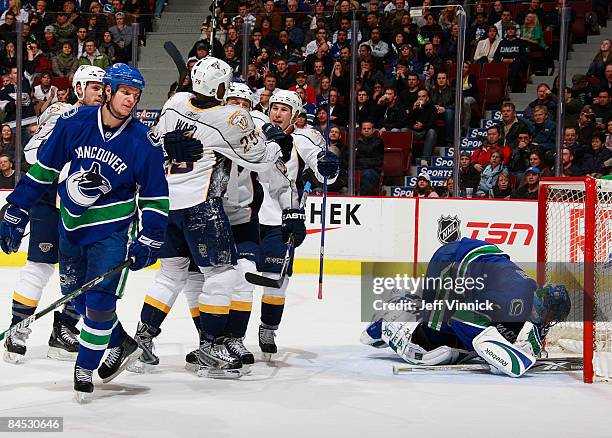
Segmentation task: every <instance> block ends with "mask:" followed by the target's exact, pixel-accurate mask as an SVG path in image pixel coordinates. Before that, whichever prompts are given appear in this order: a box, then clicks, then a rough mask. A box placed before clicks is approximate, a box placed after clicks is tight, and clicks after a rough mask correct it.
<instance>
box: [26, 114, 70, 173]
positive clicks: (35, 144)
mask: <svg viewBox="0 0 612 438" xmlns="http://www.w3.org/2000/svg"><path fill="white" fill-rule="evenodd" d="M73 108H74V105H71V104H69V103H62V102H56V103H54V104H53V105H50V106H49V107H48V108H47V109H46V110H44V111H43V113H42V114H41V115H40V116H39V117H38V130H37V131H36V133H35V134H34V135H33V136H32V138H30V141H28V144H26V145H25V147H24V148H23V152H24V154H25V158H26V161H27V162H28V164H35V163H36V161H37V158H36V157H37V155H38V149H39V148H40V146H41V145H42V144H43V143H44V142H45V141H47V139H48V138H49V137H50V136H51V133H52V132H53V128H55V124H56V123H57V119H59V117H60V116H61V115H62V114H63V113H65V112H68V111H70V110H71V109H73Z"/></svg>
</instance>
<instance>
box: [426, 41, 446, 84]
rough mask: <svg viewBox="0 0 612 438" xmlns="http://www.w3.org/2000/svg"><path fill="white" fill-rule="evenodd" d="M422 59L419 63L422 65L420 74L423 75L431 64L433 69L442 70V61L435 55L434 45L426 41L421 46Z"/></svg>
mask: <svg viewBox="0 0 612 438" xmlns="http://www.w3.org/2000/svg"><path fill="white" fill-rule="evenodd" d="M423 54H424V56H423V60H422V63H421V65H422V66H423V71H422V75H423V76H425V73H426V72H427V70H428V69H429V67H430V66H433V68H434V70H435V71H440V70H442V67H443V64H444V63H443V62H442V59H441V58H440V57H439V56H438V55H437V53H436V51H435V50H434V46H433V44H431V43H427V44H425V45H424V46H423Z"/></svg>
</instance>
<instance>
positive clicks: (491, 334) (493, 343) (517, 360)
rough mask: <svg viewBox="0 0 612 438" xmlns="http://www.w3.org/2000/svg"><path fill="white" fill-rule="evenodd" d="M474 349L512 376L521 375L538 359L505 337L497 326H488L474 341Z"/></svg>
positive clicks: (492, 365)
mask: <svg viewBox="0 0 612 438" xmlns="http://www.w3.org/2000/svg"><path fill="white" fill-rule="evenodd" d="M472 344H473V346H474V350H475V351H476V353H477V354H478V355H479V356H480V357H481V358H483V359H484V360H485V361H486V362H487V363H488V364H489V365H490V366H491V367H492V368H494V369H495V370H497V371H501V372H502V373H504V374H506V375H508V376H510V377H520V376H522V375H523V374H525V372H526V371H527V370H528V369H529V368H531V367H532V366H533V365H534V364H535V362H536V359H535V357H534V356H532V355H531V354H528V353H526V352H525V351H523V350H521V349H519V348H517V347H516V346H514V345H512V344H511V343H510V342H508V341H507V340H506V338H504V337H503V336H502V335H501V334H500V333H499V331H497V329H496V328H495V327H487V328H486V329H484V330H483V331H482V333H480V334H479V335H478V336H476V337H475V338H474V340H473V341H472Z"/></svg>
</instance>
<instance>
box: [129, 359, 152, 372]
mask: <svg viewBox="0 0 612 438" xmlns="http://www.w3.org/2000/svg"><path fill="white" fill-rule="evenodd" d="M126 370H127V371H129V372H131V373H136V374H149V373H152V372H153V371H154V370H155V365H152V364H150V363H145V362H142V361H140V360H136V361H135V362H134V363H132V364H130V365H128V366H127V367H126Z"/></svg>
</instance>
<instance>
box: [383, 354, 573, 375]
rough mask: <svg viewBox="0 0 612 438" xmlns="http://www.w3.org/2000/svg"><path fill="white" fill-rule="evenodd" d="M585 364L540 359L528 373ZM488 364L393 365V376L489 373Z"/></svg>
mask: <svg viewBox="0 0 612 438" xmlns="http://www.w3.org/2000/svg"><path fill="white" fill-rule="evenodd" d="M583 368H584V363H583V360H582V358H581V357H558V358H548V359H538V361H537V362H536V363H535V365H534V366H532V367H531V368H530V369H529V370H528V371H527V373H553V372H564V371H582V369H583ZM489 369H490V366H489V365H488V364H486V363H467V364H458V365H429V366H427V365H393V374H395V375H397V374H405V373H412V372H419V371H488V370H489Z"/></svg>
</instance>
